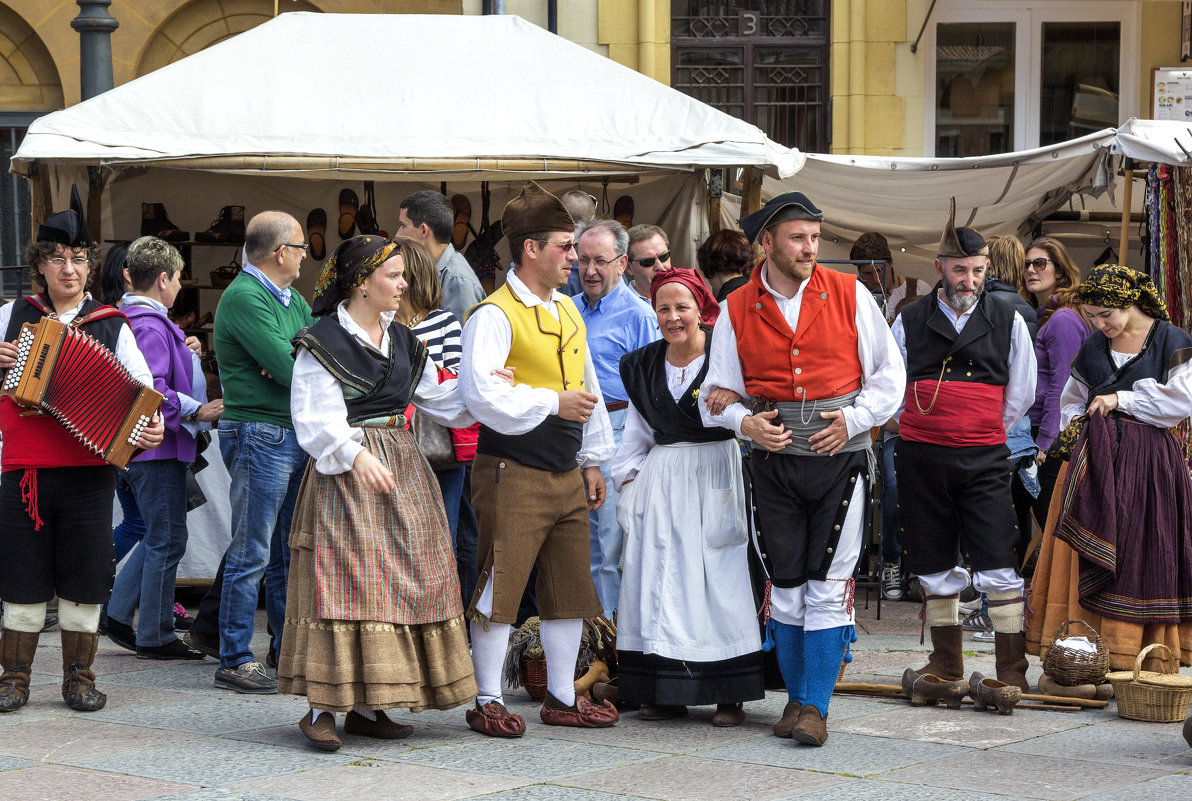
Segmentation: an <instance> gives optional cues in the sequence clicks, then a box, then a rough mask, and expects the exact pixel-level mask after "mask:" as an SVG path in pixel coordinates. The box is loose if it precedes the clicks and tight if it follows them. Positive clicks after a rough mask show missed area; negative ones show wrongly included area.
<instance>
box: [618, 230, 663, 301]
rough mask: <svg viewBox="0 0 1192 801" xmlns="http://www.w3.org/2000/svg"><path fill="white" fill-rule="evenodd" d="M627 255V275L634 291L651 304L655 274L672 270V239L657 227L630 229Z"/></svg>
mask: <svg viewBox="0 0 1192 801" xmlns="http://www.w3.org/2000/svg"><path fill="white" fill-rule="evenodd" d="M627 253H628V263H627V265H626V267H627V269H628V273H627V274H628V276H629V280H630V283H631V284H632V286H633V291H634V292H636V293H637V294H638V295H639V296H640V297H642V298H645V300H646V302H649V300H650V282H651V281H653V280H654V273H655V272H657V271H658V270H669V269H670V268H671V261H670V256H671V254H670V237H668V236H667V235H666V231H663V230H662V229H661V228H659V227H658V226H657V225H650V224H648V223H644V224H642V225H635V226H633V227H632V228H630V229H629V250H628V251H627Z"/></svg>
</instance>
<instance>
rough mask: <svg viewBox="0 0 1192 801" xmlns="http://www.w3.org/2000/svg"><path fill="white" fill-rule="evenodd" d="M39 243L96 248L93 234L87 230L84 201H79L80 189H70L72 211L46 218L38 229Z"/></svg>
mask: <svg viewBox="0 0 1192 801" xmlns="http://www.w3.org/2000/svg"><path fill="white" fill-rule="evenodd" d="M37 241H38V242H57V243H58V244H60V245H65V246H66V247H69V248H90V247H95V242H94V241H92V239H91V232H90V231H89V230H88V229H87V215H86V214H84V213H83V201H82V200H81V199H79V188H78V187H77V186H75V185H73V184H72V185H71V187H70V209H69V210H68V211H59V212H56V213H54V214H51V215H50V216H49V217H46V221H45V222H43V223H42V224H41V225H40V226H39V227H38V229H37Z"/></svg>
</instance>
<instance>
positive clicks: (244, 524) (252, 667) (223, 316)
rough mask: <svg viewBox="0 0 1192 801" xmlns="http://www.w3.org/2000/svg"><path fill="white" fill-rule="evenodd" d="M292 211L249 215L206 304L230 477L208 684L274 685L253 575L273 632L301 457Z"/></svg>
mask: <svg viewBox="0 0 1192 801" xmlns="http://www.w3.org/2000/svg"><path fill="white" fill-rule="evenodd" d="M308 247H309V246H308V245H307V244H306V237H305V236H304V235H303V233H302V226H301V225H299V224H298V221H297V220H295V219H294V218H293V217H291V216H290V215H289V214H285V213H284V212H280V211H265V212H261V213H260V214H258V215H256V216H255V217H253V218H252V219H251V220H250V221H249V223H248V227H247V229H246V230H245V238H244V251H245V257H246V258H245V262H244V269H243V270H242V271H241V273H240V275H238V276H237V277H236V280H234V281H233V282H232V284H231V286H229V287H228V288H227V289H226V290H224V293H223V297H222V298H220V301H219V307H218V308H217V309H216V312H215V357H216V359H217V360H218V362H219V375H220V382H221V383H222V384H223V392H224V409H225V411H224V414H223V417H222V418H220V421H219V447H220V451H221V452H222V455H223V460H224V464H225V465H227V468H228V474H229V475H230V476H231V478H232V483H231V505H232V542H231V544H230V545H228V550H227V553H226V554H225V555H224V572H223V594H222V597H221V599H220V606H219V668H218V669H217V670H216V672H215V686H216V687H222V688H224V689H229V690H236V691H237V692H247V693H274V692H277V680H276V679H273V678H271V677H270V676H269V675H268V674H266V672H265V669H264V667H263V666H262V665H261V663H260V662H257V661H256V660H255V659H254V657H253V653H252V647H251V641H252V635H253V614H254V613H255V611H256V608H257V593H258V588H259V587H260V584H261V577H262V576H264V577H265V611H266V614H267V615H268V619H269V627H270V628H271V629H272V631H273V635H274V637H275V638H276V639H277V641H278V642H280V640H281V633H282V624H283V622H284V620H285V610H286V573H287V571H288V569H289V563H290V552H289V545H288V541H289V536H290V518H291V516H292V515H293V511H294V501H295V500H296V498H297V496H298V486H299V484H300V483H301V481H302V473H303V470H304V469H305V467H306V459H307V457H306V453H305V452H304V451H303V450H302V448H301V447H299V445H298V440H297V438H296V436H295V434H294V423H293V421H292V420H291V419H290V378H291V376H292V375H293V372H294V358H293V356H292V355H291V347H290V340H291V339H292V338H293V336H294V335H295V334H296V333H298V331H299V330H300V329H302V328H304V327H305V326H307V325H310V324H311V323H312V322H314V320H313V318H312V317H311V314H310V306H308V305H307V303H306V301H305V300H304V299H303V298H302V296H301V295H299V294H298V293H297V292H294V291H292V290H291V289H290V285H291V284H292V283H293V282H294V279H296V278H297V277H298V272H299V269H300V268H301V266H302V260H303V258H305V257H306V252H307V250H308Z"/></svg>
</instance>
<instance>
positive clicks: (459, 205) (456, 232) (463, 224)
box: [451, 195, 472, 252]
mask: <svg viewBox="0 0 1192 801" xmlns="http://www.w3.org/2000/svg"><path fill="white" fill-rule="evenodd" d="M451 211H452V213H453V214H454V215H455V222H454V224H453V225H452V227H451V244H452V245H453V246H454V247H455V249H456V250H458V251H460V252H462V251H463V249H464V243H465V242H466V241H467V240H468V223H470V222H471V221H472V201H470V200H468V198H467V197H466V196H464V195H453V196H452V197H451Z"/></svg>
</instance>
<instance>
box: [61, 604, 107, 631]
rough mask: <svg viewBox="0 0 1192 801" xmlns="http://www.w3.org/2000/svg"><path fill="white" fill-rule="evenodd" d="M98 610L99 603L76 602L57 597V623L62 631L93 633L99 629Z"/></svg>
mask: <svg viewBox="0 0 1192 801" xmlns="http://www.w3.org/2000/svg"><path fill="white" fill-rule="evenodd" d="M99 612H100V606H99V604H77V603H75V602H74V601H68V600H66V599H65V598H59V599H58V625H59V626H61V627H62V630H63V631H80V632H83V633H84V634H94V633H95V632H97V631H99Z"/></svg>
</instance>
